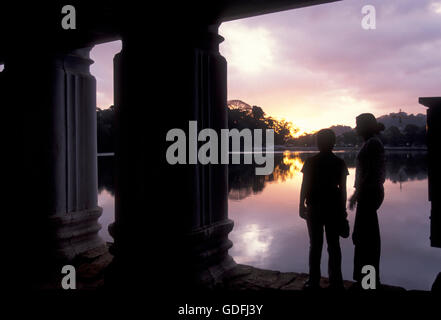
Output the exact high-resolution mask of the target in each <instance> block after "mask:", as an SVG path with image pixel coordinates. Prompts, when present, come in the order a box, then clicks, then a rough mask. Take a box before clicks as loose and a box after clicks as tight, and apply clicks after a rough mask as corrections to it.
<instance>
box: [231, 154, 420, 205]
mask: <svg viewBox="0 0 441 320" xmlns="http://www.w3.org/2000/svg"><path fill="white" fill-rule="evenodd" d="M314 154H315V153H300V152H286V153H284V154H281V153H277V154H275V158H274V171H273V173H272V174H271V175H268V176H256V175H255V168H256V166H255V165H252V164H250V165H243V164H241V165H230V166H229V173H228V179H229V198H230V199H234V200H241V199H244V198H246V197H248V196H250V195H252V194H258V193H260V192H261V191H262V190H263V189H264V188H265V185H266V184H267V183H271V182H284V181H286V180H288V179H291V178H293V176H294V174H295V173H296V172H299V171H300V170H301V169H302V166H303V163H304V162H305V160H306V159H307V158H308V157H311V156H313V155H314ZM336 155H337V156H339V157H340V158H342V159H343V160H344V161H345V162H346V165H347V166H348V168H355V165H356V157H357V153H356V152H337V153H336ZM427 175H428V173H427V153H425V152H386V179H388V180H390V181H392V182H393V183H397V182H400V183H402V182H406V181H412V180H424V179H427Z"/></svg>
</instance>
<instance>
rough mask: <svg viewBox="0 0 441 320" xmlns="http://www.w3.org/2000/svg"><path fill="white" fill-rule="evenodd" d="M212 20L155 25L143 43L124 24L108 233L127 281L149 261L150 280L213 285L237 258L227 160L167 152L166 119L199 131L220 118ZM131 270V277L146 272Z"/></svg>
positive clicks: (222, 121)
mask: <svg viewBox="0 0 441 320" xmlns="http://www.w3.org/2000/svg"><path fill="white" fill-rule="evenodd" d="M183 25H185V24H183ZM187 25H188V24H187ZM217 28H218V26H217V25H210V26H208V25H195V26H191V27H188V26H187V27H186V28H183V29H179V33H178V34H177V33H176V31H173V33H172V34H173V37H172V39H169V38H167V37H164V36H163V35H156V36H155V34H153V35H152V37H151V38H149V40H148V41H149V47H151V48H154V49H152V50H149V51H146V50H145V49H144V48H143V43H142V42H143V41H140V40H139V39H137V38H136V36H132V34H133V33H131V32H126V33H124V34H123V49H122V51H121V53H120V54H118V55H117V56H116V57H115V60H114V62H115V105H116V107H117V119H118V120H117V126H116V127H117V148H116V181H115V187H116V188H115V201H116V204H115V205H116V217H115V218H116V219H115V224H114V225H113V226H112V228H111V234H112V235H113V236H114V238H115V245H114V247H113V248H112V252H113V253H114V255H115V259H114V261H115V263H114V266H119V267H120V272H119V278H120V280H121V281H122V279H125V281H126V283H125V284H127V282H130V280H127V277H131V276H132V275H131V274H130V273H131V272H132V273H133V271H131V270H147V269H148V271H145V272H147V273H148V274H152V275H156V276H154V277H149V279H148V280H149V281H150V282H149V285H150V286H151V285H152V283H153V282H155V281H163V282H168V281H171V282H173V285H174V286H177V287H179V285H178V283H183V282H185V283H186V284H203V285H212V284H214V283H215V282H216V281H218V280H219V279H221V276H222V274H223V272H224V271H225V270H228V269H230V268H232V267H233V266H234V265H235V263H234V261H233V259H232V258H231V257H230V256H229V255H228V249H229V248H230V247H231V246H232V243H231V241H230V240H228V233H229V232H230V231H231V230H232V228H233V222H232V221H231V220H229V219H228V171H227V170H228V168H227V165H220V164H212V165H201V164H177V165H170V164H168V163H167V161H166V150H167V148H168V146H169V145H170V144H171V143H170V142H166V134H167V132H168V131H169V130H170V129H173V128H180V129H182V130H183V131H184V132H186V134H187V139H188V134H189V132H188V131H189V129H188V126H189V121H197V122H198V131H200V130H201V129H203V128H213V129H215V130H217V131H218V132H220V129H222V128H227V125H228V122H227V107H226V105H227V78H226V76H227V73H226V61H225V59H224V58H223V57H222V56H221V55H220V54H219V42H220V41H222V38H221V37H220V36H219V35H218V33H217ZM162 31H163V32H166V30H162ZM219 137H220V135H219ZM187 156H188V154H187ZM143 259H148V260H149V263H146V262H145V261H144V260H143ZM134 276H135V277H136V280H133V281H137V284H139V282H140V281H141V282H142V281H143V280H142V277H141V279H140V278H139V277H137V276H136V275H134ZM152 278H153V279H152ZM171 279H173V280H171ZM129 285H130V284H129ZM158 287H161V288H164V289H166V288H167V285H165V284H164V283H161V284H160V285H158Z"/></svg>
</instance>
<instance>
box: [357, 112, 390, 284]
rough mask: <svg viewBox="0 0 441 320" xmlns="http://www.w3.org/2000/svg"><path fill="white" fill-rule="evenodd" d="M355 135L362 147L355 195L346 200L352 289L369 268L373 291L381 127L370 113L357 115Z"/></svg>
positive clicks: (380, 187) (381, 192)
mask: <svg viewBox="0 0 441 320" xmlns="http://www.w3.org/2000/svg"><path fill="white" fill-rule="evenodd" d="M356 122H357V126H356V128H355V130H356V132H357V134H358V135H359V136H361V137H362V138H363V140H364V144H363V146H362V148H361V149H360V151H359V152H358V155H357V167H356V173H355V192H354V194H353V195H352V197H351V198H350V200H349V208H350V209H351V210H352V209H353V208H354V207H355V205H357V209H356V213H355V224H354V231H353V233H352V241H353V243H354V245H355V252H354V274H353V278H354V280H355V281H356V286H361V281H362V279H363V277H364V276H365V274H363V273H362V269H363V267H364V266H366V265H370V266H373V267H374V268H375V272H376V287H377V288H378V287H379V286H380V253H381V237H380V227H379V223H378V215H377V210H378V209H379V208H380V206H381V204H382V203H383V200H384V187H383V184H384V181H385V156H384V146H383V143H382V142H381V140H380V139H379V137H378V134H379V133H380V132H381V131H382V130H384V125H383V124H382V123H378V122H377V119H376V118H375V116H374V115H373V114H371V113H363V114H360V115H359V116H358V117H357V118H356Z"/></svg>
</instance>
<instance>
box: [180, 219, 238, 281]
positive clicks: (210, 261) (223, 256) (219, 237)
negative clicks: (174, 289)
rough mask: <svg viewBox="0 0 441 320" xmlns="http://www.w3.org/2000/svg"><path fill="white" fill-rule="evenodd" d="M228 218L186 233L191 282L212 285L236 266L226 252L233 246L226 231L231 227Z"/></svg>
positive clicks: (231, 224)
mask: <svg viewBox="0 0 441 320" xmlns="http://www.w3.org/2000/svg"><path fill="white" fill-rule="evenodd" d="M233 225H234V222H233V221H232V220H230V219H227V220H224V221H220V222H216V223H213V224H211V225H208V226H204V227H201V228H199V229H196V230H194V231H192V232H191V233H188V234H187V235H186V240H187V241H186V244H187V246H188V247H187V248H188V252H189V257H188V258H189V261H190V266H189V267H190V268H191V270H190V271H191V274H192V281H193V284H195V285H196V286H203V287H213V286H215V285H217V284H218V283H220V282H222V280H223V275H224V274H225V273H226V272H227V271H228V270H230V269H232V268H234V267H235V266H236V262H235V261H234V260H233V258H232V257H231V256H230V255H229V254H228V250H229V249H230V248H231V247H232V246H233V243H232V242H231V240H229V239H228V233H230V231H231V230H232V229H233Z"/></svg>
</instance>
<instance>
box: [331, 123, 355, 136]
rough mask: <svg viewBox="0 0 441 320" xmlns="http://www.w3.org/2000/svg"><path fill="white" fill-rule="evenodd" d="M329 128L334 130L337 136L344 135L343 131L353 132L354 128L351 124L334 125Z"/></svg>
mask: <svg viewBox="0 0 441 320" xmlns="http://www.w3.org/2000/svg"><path fill="white" fill-rule="evenodd" d="M329 129H331V130H332V131H334V133H335V135H336V136H337V137H338V136H339V135H342V134H343V133H346V132H351V131H352V130H353V129H352V128H351V127H350V126H343V125H336V126H332V127H330V128H329Z"/></svg>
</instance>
